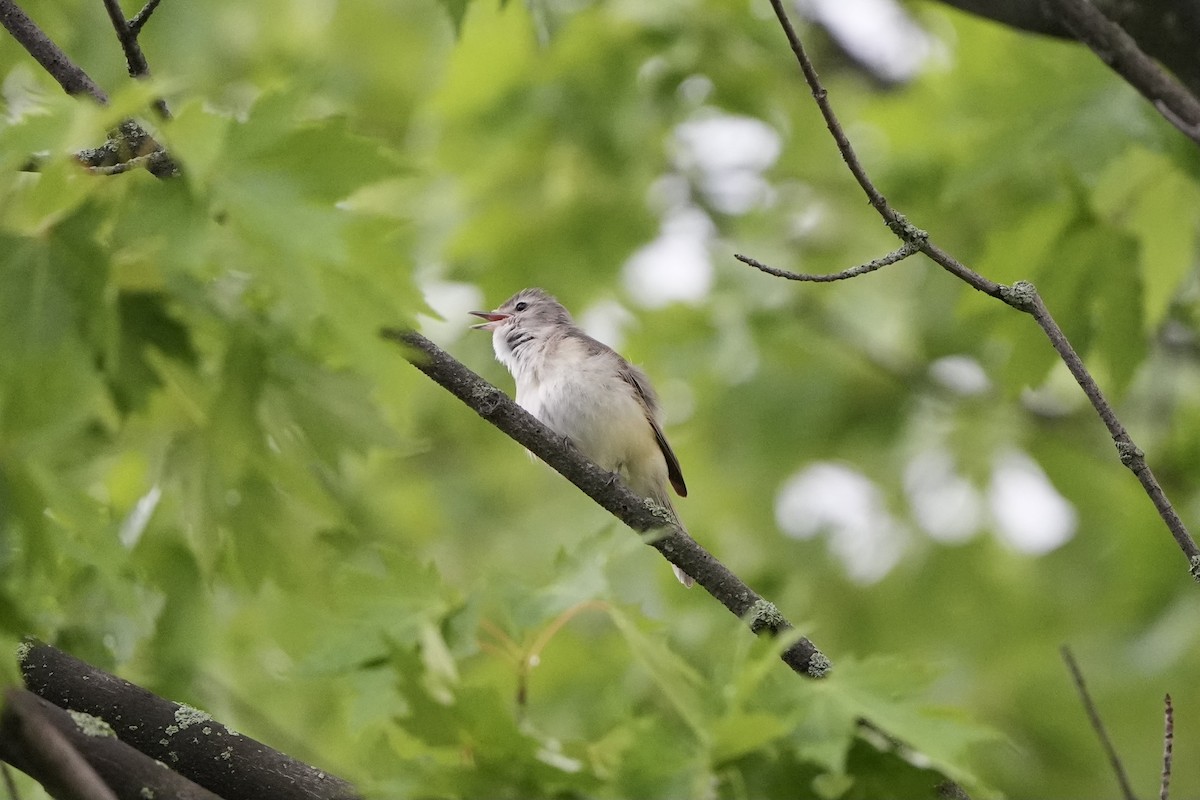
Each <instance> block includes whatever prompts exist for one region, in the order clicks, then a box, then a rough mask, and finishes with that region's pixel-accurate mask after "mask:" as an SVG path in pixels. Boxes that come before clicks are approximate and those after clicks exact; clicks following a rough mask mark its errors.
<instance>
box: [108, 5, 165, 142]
mask: <svg viewBox="0 0 1200 800" xmlns="http://www.w3.org/2000/svg"><path fill="white" fill-rule="evenodd" d="M146 8H149V9H150V11H149V12H147V11H146ZM146 8H143V9H142V12H141V13H139V14H138V17H139V18H140V20H141V21H140V23H139V24H138V27H137V28H134V27H133V24H132V23H131V22H130V21H129V20H127V19H125V12H123V11H122V10H121V5H120V3H118V2H117V0H104V9H105V10H106V11H107V12H108V19H109V21H110V22H112V26H113V30H114V31H116V33H117V41H118V42H120V43H121V50H122V51H123V52H124V53H125V63H126V65H127V66H128V69H129V77H131V78H134V79H135V80H136V79H141V78H148V77H150V64H149V62H147V61H146V54H145V53H143V52H142V46H141V44H140V43H138V33H139V32H140V31H141V29H142V25H144V24H145V23H146V20H148V19H149V18H150V13H152V12H153V11H154V8H153V7H151V6H149V5H147V7H146ZM154 108H155V109H156V110H157V111H158V113H159V116H161V117H162V118H163V119H170V118H171V111H170V109H168V108H167V101H166V100H163V99H162V98H161V97H159V98H156V99H155V101H154Z"/></svg>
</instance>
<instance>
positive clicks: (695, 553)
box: [380, 328, 831, 678]
mask: <svg viewBox="0 0 1200 800" xmlns="http://www.w3.org/2000/svg"><path fill="white" fill-rule="evenodd" d="M380 335H381V336H382V337H383V338H385V339H389V340H391V341H393V342H396V343H397V344H399V345H401V346H402V347H403V352H404V357H405V358H406V359H408V361H409V363H411V364H412V365H413V366H415V367H416V368H417V369H419V370H420V371H421V372H423V373H425V374H426V375H427V376H429V377H430V378H432V379H433V380H434V382H436V383H437V384H439V385H440V386H441V387H442V388H444V389H446V390H447V391H449V392H450V393H451V394H453V395H454V396H455V397H457V398H458V399H459V400H461V401H462V402H463V403H465V404H466V405H467V406H469V407H470V408H472V409H473V410H474V411H475V413H477V414H479V416H481V417H483V418H484V419H485V420H487V421H488V422H490V423H491V424H493V425H495V426H496V427H497V428H499V429H500V430H501V431H503V432H504V433H506V434H508V436H509V437H511V438H512V439H514V440H515V441H516V442H517V443H518V444H521V445H523V446H524V447H525V448H526V449H527V450H529V451H530V452H531V453H533V454H534V455H536V456H538V457H539V458H541V459H542V460H543V461H545V462H546V463H547V464H549V465H550V466H551V467H553V468H554V469H555V470H556V471H558V472H559V473H560V474H561V475H562V476H563V477H565V478H566V479H567V480H569V481H570V482H571V483H573V484H575V485H576V486H577V487H579V489H580V490H581V491H583V492H584V494H586V495H587V496H588V497H590V498H592V499H593V500H594V501H596V503H598V504H599V505H600V506H602V507H603V508H605V509H606V510H608V511H609V512H610V513H612V514H613V515H614V516H615V517H617V518H618V519H620V520H621V521H622V522H624V523H625V524H626V525H628V526H629V527H630V528H633V529H634V530H635V531H637V532H639V533H642V534H646V536H645V541H646V543H647V544H649V545H651V546H652V547H654V548H655V549H657V550H658V551H659V552H660V553H661V554H662V556H663V557H664V558H666V559H667V560H668V561H670V562H671V563H672V564H674V565H675V566H677V567H679V568H681V569H682V570H683V571H684V572H686V573H687V574H688V575H691V576H692V577H693V578H695V579H696V583H698V584H700V585H701V586H703V587H704V588H705V589H706V590H707V591H708V593H709V594H711V595H712V596H713V597H715V598H716V599H717V600H719V601H721V604H722V605H724V606H725V607H726V608H727V609H729V611H730V612H732V613H733V614H734V615H736V616H737V617H738V618H740V619H741V620H742V621H744V622H745V623H746V625H747V626H749V628H750V630H751V631H753V632H754V633H756V634H758V633H762V634H767V635H770V636H777V637H780V638H781V639H783V640H784V641H786V642H787V645H786V647H785V648H784V650H783V652H782V653H780V658H781V659H782V660H783V662H784V663H785V664H787V665H788V666H789V667H791V668H792V670H793V671H794V672H796V673H797V674H799V675H803V676H805V677H810V678H819V677H823V676H824V675H825V674H827V673H828V672H829V670H830V667H831V665H830V662H829V659H828V658H826V657H825V655H824V654H822V653H821V651H820V650H818V649H817V648H816V646H815V645H814V644H813V643H812V642H811V641H809V640H808V639H806V638H804V637H802V636H799V635H798V634H797V633H796V632H795V628H794V626H793V625H792V623H791V622H789V621H788V620H787V619H786V618H785V617H784V616H783V614H781V613H780V612H779V609H778V608H776V607H775V605H774V604H773V603H770V602H768V601H767V600H764V599H763V598H762V596H760V595H759V594H758V593H757V592H755V591H754V590H753V589H751V588H750V587H749V586H747V585H746V584H745V583H744V582H743V581H742V580H741V579H740V578H738V577H737V576H736V575H734V574H733V573H732V572H730V571H729V568H728V567H726V566H725V565H724V564H722V563H721V562H720V561H718V560H717V559H716V558H714V557H713V555H712V554H711V553H709V552H708V551H707V550H705V549H704V548H703V547H701V546H700V544H698V543H697V542H696V540H695V539H693V538H692V537H691V536H689V535H688V533H687V531H685V530H684V529H683V528H682V527H680V525H679V523H678V522H676V521H675V520H674V519H673V518H672V517H671V515H670V514H664V512H663V510H662V509H661V508H659V507H657V506H654V505H653V504H651V503H648V502H647V501H645V500H643V499H642V498H641V497H638V496H637V495H636V494H634V493H633V492H632V491H630V490H629V488H628V487H626V486H625V485H624V484H623V483H621V482H620V481H619V480H614V479H613V475H612V474H611V473H609V472H607V471H605V470H603V469H601V468H600V467H598V466H596V465H595V464H593V463H592V462H591V461H589V460H588V459H587V458H585V457H584V456H583V454H581V453H580V452H579V451H578V450H577V449H576V448H575V447H574V446H573V445H571V444H570V443H569V442H566V441H564V440H563V438H562V437H561V436H558V435H557V434H555V433H554V432H553V431H551V430H550V429H549V428H547V427H546V426H545V425H543V424H542V423H541V422H539V421H538V420H537V418H535V417H534V416H533V415H532V414H530V413H529V412H528V411H526V410H525V409H523V408H521V407H520V406H519V405H517V404H516V403H514V402H513V401H512V400H511V399H509V397H508V396H507V395H506V394H504V392H502V391H500V389H498V388H496V387H495V386H493V385H492V384H490V383H488V382H487V381H485V380H484V379H483V378H481V377H479V376H478V375H476V374H475V373H474V372H472V371H471V370H470V369H468V368H467V367H465V366H463V364H461V363H459V362H458V361H457V360H455V359H454V358H453V357H452V356H450V355H449V354H448V353H446V352H445V351H444V350H442V349H441V348H439V347H438V346H437V345H435V344H434V343H433V342H431V341H429V340H428V339H426V338H425V337H424V336H421V335H420V334H419V333H416V332H414V331H409V330H400V329H395V328H385V329H383V330H382V331H380Z"/></svg>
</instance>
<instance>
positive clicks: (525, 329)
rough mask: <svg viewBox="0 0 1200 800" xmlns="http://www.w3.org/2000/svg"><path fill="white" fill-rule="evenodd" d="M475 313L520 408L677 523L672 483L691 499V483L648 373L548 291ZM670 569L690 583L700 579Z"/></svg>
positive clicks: (527, 291)
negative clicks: (666, 429)
mask: <svg viewBox="0 0 1200 800" xmlns="http://www.w3.org/2000/svg"><path fill="white" fill-rule="evenodd" d="M470 313H471V314H473V315H474V316H477V317H481V318H482V319H484V320H486V321H485V322H483V323H480V324H478V325H473V326H472V327H473V328H474V329H476V330H483V331H490V332H491V334H492V348H493V349H494V350H495V352H496V360H497V361H499V362H500V363H501V364H503V365H504V366H505V367H507V368H508V371H509V372H510V373H511V374H512V376H513V380H514V381H515V382H516V387H517V397H516V400H517V405H519V406H521V407H522V408H524V409H525V410H526V411H528V412H529V413H530V414H532V415H533V416H535V417H537V418H538V420H540V421H541V422H542V423H543V424H544V425H546V427H548V428H550V429H551V430H552V431H554V432H555V433H557V434H558V435H559V436H563V437H565V438H567V439H569V440H570V441H571V442H572V443H573V444H574V445H575V447H576V448H578V449H579V451H580V452H581V453H583V454H584V455H585V456H587V457H588V458H589V459H591V460H592V461H593V462H594V463H595V464H596V465H597V466H599V467H601V468H602V469H605V470H608V471H609V472H613V473H615V474H617V475H619V476H620V477H621V479H622V480H624V482H625V484H626V485H627V486H628V487H629V488H630V489H631V490H632V491H633V492H634V493H635V494H638V495H640V496H641V497H645V498H647V499H650V500H653V501H654V502H655V503H658V504H659V505H661V506H664V507H665V508H667V509H668V510H669V511H670V512H671V515H672V516H674V517H675V519H676V521H678V515H676V514H675V507H674V506H673V505H672V504H671V498H670V494H669V492H668V490H667V486H668V485H670V486H671V487H672V488H674V489H675V491H676V493H678V495H679V496H680V497H687V484H686V483H684V480H683V471H682V470H681V469H680V467H679V459H678V458H676V457H675V452H674V451H673V450H672V449H671V445H670V444H668V443H667V437H666V436H665V435H663V430H662V423H661V421H660V419H659V414H660V411H659V405H658V396H657V395H656V394H655V392H654V389H653V387H651V385H650V380H649V379H648V378H647V377H646V374H645V373H644V372H642V371H641V370H640V369H638V368H637V367H635V366H633V365H632V364H630V363H629V362H628V361H626V360H625V359H624V358H623V357H622V356H621V355H620V354H619V353H617V351H615V350H613V349H612V348H611V347H609V346H608V345H606V344H604V343H603V342H600V341H597V340H596V339H593V338H592V337H591V336H588V335H587V334H586V333H584V332H583V330H581V329H580V328H579V327H578V326H577V325H576V324H575V321H574V320H573V319H572V318H571V315H570V313H569V312H568V311H567V309H566V308H565V307H564V306H563V305H562V304H561V303H560V302H558V300H556V299H555V298H554V297H553V296H552V295H550V294H549V293H547V292H546V291H545V290H543V289H537V288H530V289H522V290H521V291H519V292H517V293H516V294H514V295H513V296H512V297H510V298H509V299H508V300H506V301H505V302H504V303H503V304H502V305H501V306H500V307H499V308H497V309H496V310H495V311H472V312H470ZM681 527H682V525H681ZM672 568H673V569H674V571H675V577H676V578H678V579H679V582H680V583H682V584H683V585H684V586H688V587H690V586H692V584H693V583H694V582H695V581H694V580H693V579H692V577H691V576H690V575H688V574H687V573H686V572H684V571H683V570H682V569H680V568H679V567H676V566H675V565H673V564H672Z"/></svg>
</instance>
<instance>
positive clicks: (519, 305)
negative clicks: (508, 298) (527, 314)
mask: <svg viewBox="0 0 1200 800" xmlns="http://www.w3.org/2000/svg"><path fill="white" fill-rule="evenodd" d="M527 308H529V303H526V302H525V301H524V300H522V301H521V302H519V303H517V304H516V305H515V306H513V311H524V310H525V309H527Z"/></svg>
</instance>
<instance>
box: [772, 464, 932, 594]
mask: <svg viewBox="0 0 1200 800" xmlns="http://www.w3.org/2000/svg"><path fill="white" fill-rule="evenodd" d="M775 520H776V522H777V524H778V525H779V528H780V530H782V531H783V532H784V533H785V534H787V535H788V536H791V537H793V538H797V539H811V538H813V537H814V536H816V535H817V534H818V533H822V532H824V533H825V534H826V536H827V537H828V542H829V549H830V551H831V552H833V554H834V555H835V556H837V558H838V559H839V560H841V562H842V563H843V565H844V566H845V569H846V573H847V574H848V575H849V576H850V578H851V579H853V580H855V581H858V582H859V583H874V582H875V581H878V580H880V579H881V578H883V577H884V576H885V575H886V574H887V573H888V571H889V570H891V568H892V567H894V566H895V565H896V563H897V562H898V561H899V560H900V556H901V555H902V554H903V552H904V548H905V545H906V544H907V542H908V531H907V529H905V528H904V526H903V525H901V524H900V523H898V522H897V521H896V520H895V519H894V518H893V517H892V515H891V514H889V513H888V511H887V508H886V505H885V503H884V499H883V494H882V492H880V491H879V489H878V487H876V486H875V484H874V483H873V482H872V481H871V480H870V479H869V478H867V477H866V476H865V475H863V474H862V473H861V472H858V471H856V470H853V469H850V468H849V467H847V466H844V465H842V464H832V463H829V462H818V463H814V464H810V465H809V466H807V467H805V468H804V469H802V470H800V471H799V472H797V473H796V474H794V475H793V476H792V477H790V478H788V480H787V481H786V482H785V483H784V484H783V486H782V487H781V488H780V490H779V494H778V496H777V497H776V500H775Z"/></svg>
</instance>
